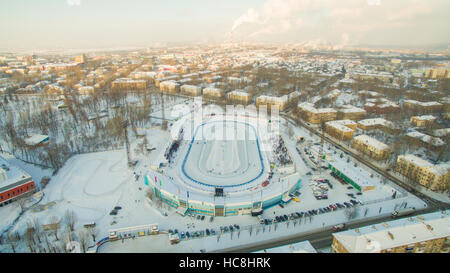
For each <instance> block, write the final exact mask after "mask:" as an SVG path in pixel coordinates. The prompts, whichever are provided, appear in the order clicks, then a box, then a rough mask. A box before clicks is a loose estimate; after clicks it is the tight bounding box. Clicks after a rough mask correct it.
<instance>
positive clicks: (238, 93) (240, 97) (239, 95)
mask: <svg viewBox="0 0 450 273" xmlns="http://www.w3.org/2000/svg"><path fill="white" fill-rule="evenodd" d="M227 96H228V101H229V102H231V103H239V104H243V105H247V104H249V103H250V102H251V101H252V95H250V94H249V93H247V92H245V91H244V90H241V89H237V90H234V91H231V92H229V93H228V94H227Z"/></svg>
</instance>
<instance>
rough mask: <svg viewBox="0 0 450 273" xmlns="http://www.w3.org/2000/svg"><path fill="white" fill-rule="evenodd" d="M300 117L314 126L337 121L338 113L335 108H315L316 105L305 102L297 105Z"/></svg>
mask: <svg viewBox="0 0 450 273" xmlns="http://www.w3.org/2000/svg"><path fill="white" fill-rule="evenodd" d="M297 109H298V111H299V115H300V117H301V118H302V119H303V120H306V121H308V122H310V123H313V124H318V123H321V122H327V121H331V120H335V119H336V117H337V111H336V110H335V109H333V108H319V109H318V108H315V107H314V104H312V103H308V102H303V103H299V104H298V105H297Z"/></svg>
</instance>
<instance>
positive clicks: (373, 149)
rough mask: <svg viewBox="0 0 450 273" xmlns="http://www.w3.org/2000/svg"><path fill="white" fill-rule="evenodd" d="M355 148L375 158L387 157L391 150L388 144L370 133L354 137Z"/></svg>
mask: <svg viewBox="0 0 450 273" xmlns="http://www.w3.org/2000/svg"><path fill="white" fill-rule="evenodd" d="M353 148H355V149H356V150H358V151H360V152H362V153H364V154H366V155H368V156H370V157H371V158H373V159H375V160H383V159H387V158H389V155H390V152H391V149H390V148H389V146H388V145H386V144H384V143H383V142H380V141H378V140H376V139H375V138H372V137H370V136H368V135H359V136H356V137H355V138H353Z"/></svg>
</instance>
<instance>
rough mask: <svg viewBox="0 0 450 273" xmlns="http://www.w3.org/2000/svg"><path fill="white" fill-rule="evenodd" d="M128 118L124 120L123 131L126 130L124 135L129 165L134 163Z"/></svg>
mask: <svg viewBox="0 0 450 273" xmlns="http://www.w3.org/2000/svg"><path fill="white" fill-rule="evenodd" d="M127 128H128V120H125V121H124V122H123V129H124V130H123V131H124V136H125V147H126V149H127V160H128V166H131V165H132V162H131V156H130V142H129V141H128V130H127Z"/></svg>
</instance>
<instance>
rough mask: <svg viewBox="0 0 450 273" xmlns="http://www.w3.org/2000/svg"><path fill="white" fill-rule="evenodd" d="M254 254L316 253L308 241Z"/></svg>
mask: <svg viewBox="0 0 450 273" xmlns="http://www.w3.org/2000/svg"><path fill="white" fill-rule="evenodd" d="M255 253H317V251H316V249H315V248H314V247H313V246H312V245H311V243H310V242H309V241H303V242H299V243H295V244H288V245H283V246H278V247H272V248H268V249H265V250H260V251H257V252H255Z"/></svg>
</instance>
